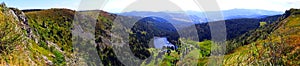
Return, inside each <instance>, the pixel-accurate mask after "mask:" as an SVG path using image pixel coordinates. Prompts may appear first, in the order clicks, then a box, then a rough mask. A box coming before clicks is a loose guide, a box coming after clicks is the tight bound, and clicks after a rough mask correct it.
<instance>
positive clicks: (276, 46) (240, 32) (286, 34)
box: [0, 4, 300, 66]
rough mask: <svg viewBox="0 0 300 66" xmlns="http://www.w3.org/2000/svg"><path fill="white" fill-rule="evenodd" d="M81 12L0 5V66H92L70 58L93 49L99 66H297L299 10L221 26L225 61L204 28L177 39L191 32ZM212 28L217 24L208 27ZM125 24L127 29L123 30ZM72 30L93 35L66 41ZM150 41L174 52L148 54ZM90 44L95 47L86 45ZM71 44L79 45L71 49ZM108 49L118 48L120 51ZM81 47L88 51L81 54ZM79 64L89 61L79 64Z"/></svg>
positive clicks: (153, 21) (149, 20)
mask: <svg viewBox="0 0 300 66" xmlns="http://www.w3.org/2000/svg"><path fill="white" fill-rule="evenodd" d="M81 12H82V13H78V14H76V15H79V17H82V20H81V21H82V22H74V15H75V11H74V10H70V9H57V8H53V9H45V10H42V9H33V10H24V11H21V10H18V9H17V8H7V7H6V5H5V4H1V5H0V18H1V19H0V31H1V32H0V65H42V66H44V65H55V66H65V65H76V64H79V65H81V64H86V65H98V64H97V63H94V62H93V61H95V59H94V58H79V57H77V56H76V55H74V54H75V53H77V51H78V49H85V50H87V51H93V50H92V49H96V51H93V52H97V54H98V55H97V56H99V58H100V59H99V60H101V62H102V64H103V65H105V66H107V65H113V66H124V64H123V63H122V62H121V61H120V59H122V60H127V62H135V63H140V64H141V65H146V66H153V65H161V66H178V65H179V66H181V65H193V66H194V65H197V66H203V65H209V64H214V63H213V62H212V63H210V60H211V59H215V58H223V59H222V60H223V61H222V62H216V64H221V65H228V66H232V65H299V64H300V62H299V61H300V56H299V54H300V48H299V47H300V45H299V42H300V36H298V35H299V34H300V31H299V30H300V23H299V21H300V10H299V9H290V10H288V11H286V12H285V14H283V15H275V16H269V17H265V18H258V19H254V18H253V19H252V18H241V19H230V20H225V24H226V29H227V33H228V35H227V39H228V40H226V43H225V44H226V50H224V51H225V55H220V56H212V54H211V53H212V52H213V50H220V48H221V46H218V45H217V43H216V42H214V41H212V40H211V36H210V35H211V33H210V26H209V23H201V24H195V25H193V26H195V27H196V30H197V34H198V36H187V37H180V36H179V34H178V32H177V31H182V32H183V33H184V34H191V33H192V30H191V29H189V28H191V27H185V28H179V29H178V28H175V27H176V26H174V25H172V24H171V23H170V22H169V21H167V20H164V19H163V18H159V17H145V18H142V17H136V16H120V15H116V14H112V13H108V12H105V11H101V10H92V11H81ZM95 13H99V14H95ZM93 17H96V18H93ZM140 18H141V19H140ZM91 19H95V27H90V26H91V25H89V24H87V23H85V22H91V21H92V20H91ZM138 19H139V20H138ZM114 21H116V22H114ZM133 21H136V23H135V22H133ZM217 22H220V21H215V22H211V23H217ZM129 24H132V27H128V26H127V25H129ZM78 26H79V27H88V28H83V29H82V31H83V32H87V33H88V32H90V31H92V30H91V29H90V28H95V29H94V31H95V32H94V33H90V34H95V35H92V36H93V37H94V38H95V39H93V41H85V40H86V39H85V38H82V37H79V36H78V37H77V36H76V37H72V35H73V34H72V30H76V29H79V28H74V27H78ZM126 36H129V37H126ZM153 37H166V38H167V40H168V41H169V42H170V43H172V44H174V45H175V46H176V48H170V47H169V48H168V47H167V48H166V47H165V48H164V49H157V48H154V47H153V46H152V44H151V42H152V39H153ZM187 38H199V40H194V39H187ZM124 39H128V40H124ZM72 40H73V41H72ZM74 40H75V41H74ZM93 42H94V43H95V45H86V44H92V43H93ZM126 42H127V43H126ZM74 43H76V44H81V45H78V46H80V47H76V48H75V47H74ZM112 43H120V44H119V45H120V46H119V45H117V46H116V45H113V44H112ZM85 46H92V47H90V48H82V47H85ZM124 46H128V50H123V49H121V48H122V47H124ZM114 50H119V51H124V52H119V53H121V54H122V55H124V56H128V55H130V53H129V52H126V51H132V53H133V55H134V56H135V57H137V58H139V59H142V60H144V61H142V62H140V61H135V60H132V58H127V57H126V58H119V57H117V54H116V51H114ZM78 53H82V54H81V55H86V56H87V55H89V54H84V53H86V52H78ZM82 59H85V60H91V61H88V62H87V63H83V62H81V61H82ZM85 60H83V61H85Z"/></svg>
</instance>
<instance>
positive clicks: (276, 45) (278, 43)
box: [224, 10, 300, 65]
mask: <svg viewBox="0 0 300 66" xmlns="http://www.w3.org/2000/svg"><path fill="white" fill-rule="evenodd" d="M290 12H291V14H292V15H290V16H289V17H287V18H286V19H284V20H282V21H281V22H279V24H278V25H279V27H278V28H277V29H276V30H275V31H273V32H271V33H270V34H269V35H268V37H267V38H266V39H258V40H256V41H254V42H252V43H249V44H247V45H245V46H242V47H239V48H237V49H235V50H234V52H233V53H231V54H228V55H226V56H225V60H224V64H225V65H249V64H250V65H299V64H300V62H299V61H300V56H299V54H300V51H299V50H300V48H299V47H300V44H299V39H300V36H299V34H300V31H299V30H300V26H299V25H300V22H299V21H300V14H299V12H300V11H299V10H290ZM296 13H297V14H296ZM256 31H259V30H256Z"/></svg>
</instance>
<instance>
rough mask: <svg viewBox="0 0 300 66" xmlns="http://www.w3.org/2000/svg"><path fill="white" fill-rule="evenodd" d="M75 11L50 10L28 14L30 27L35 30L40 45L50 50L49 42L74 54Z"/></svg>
mask: <svg viewBox="0 0 300 66" xmlns="http://www.w3.org/2000/svg"><path fill="white" fill-rule="evenodd" d="M73 14H74V13H73V11H70V10H67V9H49V10H44V11H33V12H27V13H26V15H27V17H28V22H29V26H30V27H31V28H34V29H33V30H34V33H35V34H36V35H39V36H38V39H39V40H40V41H39V45H40V46H42V47H44V48H46V49H48V48H49V47H48V46H46V44H47V41H50V42H53V43H55V44H57V45H58V46H59V47H61V50H63V51H66V52H72V43H71V30H70V29H71V24H72V20H73Z"/></svg>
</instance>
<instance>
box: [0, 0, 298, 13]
mask: <svg viewBox="0 0 300 66" xmlns="http://www.w3.org/2000/svg"><path fill="white" fill-rule="evenodd" d="M136 1H137V0H110V1H103V2H106V4H105V5H104V7H84V8H79V6H80V3H81V0H51V1H44V0H42V1H35V0H26V1H24V0H3V1H0V2H4V3H5V4H6V5H7V6H9V7H14V8H19V9H21V10H24V9H50V8H67V9H72V10H104V11H108V12H111V13H121V12H131V11H152V12H161V11H202V9H201V8H199V7H198V6H197V4H195V2H194V1H193V0H187V1H180V0H170V2H171V4H173V5H174V4H175V5H176V6H178V8H177V9H176V8H170V9H169V8H167V9H166V8H161V9H154V10H153V8H149V9H147V8H142V9H141V8H132V9H126V8H127V7H129V6H132V5H133V4H134V3H135V2H136ZM139 1H143V0H139ZM157 1H160V0H157ZM216 1H217V3H218V5H219V8H220V10H231V9H259V10H268V11H280V12H284V11H285V10H288V9H290V8H299V7H300V4H297V3H299V2H300V0H288V1H282V0H226V1H225V0H216ZM93 4H95V3H93ZM150 4H151V3H150ZM251 4H252V5H251ZM253 4H255V5H253ZM97 5H99V4H97ZM133 6H135V5H133ZM153 6H157V7H159V6H160V5H153ZM274 7H276V8H274ZM124 9H125V10H124Z"/></svg>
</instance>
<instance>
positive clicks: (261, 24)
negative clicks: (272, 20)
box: [259, 22, 267, 27]
mask: <svg viewBox="0 0 300 66" xmlns="http://www.w3.org/2000/svg"><path fill="white" fill-rule="evenodd" d="M266 24H267V22H259V26H260V27H263V26H265V25H266Z"/></svg>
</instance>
